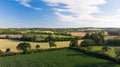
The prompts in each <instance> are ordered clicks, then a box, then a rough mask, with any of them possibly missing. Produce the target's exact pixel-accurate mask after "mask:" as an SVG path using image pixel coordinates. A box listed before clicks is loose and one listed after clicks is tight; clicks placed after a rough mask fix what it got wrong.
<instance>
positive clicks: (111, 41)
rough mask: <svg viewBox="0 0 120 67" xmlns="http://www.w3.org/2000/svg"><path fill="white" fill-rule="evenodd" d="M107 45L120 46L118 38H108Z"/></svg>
mask: <svg viewBox="0 0 120 67" xmlns="http://www.w3.org/2000/svg"><path fill="white" fill-rule="evenodd" d="M107 45H113V46H120V39H109V40H107Z"/></svg>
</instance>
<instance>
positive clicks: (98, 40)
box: [83, 32, 105, 45]
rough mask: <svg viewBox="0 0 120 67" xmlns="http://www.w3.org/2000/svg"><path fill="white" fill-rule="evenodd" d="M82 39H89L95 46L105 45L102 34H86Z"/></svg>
mask: <svg viewBox="0 0 120 67" xmlns="http://www.w3.org/2000/svg"><path fill="white" fill-rule="evenodd" d="M83 39H91V40H93V41H94V43H95V45H103V44H104V43H105V39H104V34H103V33H102V32H95V33H87V34H86V35H85V36H84V37H83Z"/></svg>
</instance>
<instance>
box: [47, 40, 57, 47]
mask: <svg viewBox="0 0 120 67" xmlns="http://www.w3.org/2000/svg"><path fill="white" fill-rule="evenodd" d="M49 46H50V48H51V47H53V46H54V47H56V46H57V45H56V44H55V41H49Z"/></svg>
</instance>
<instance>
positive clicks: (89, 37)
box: [83, 33, 91, 39]
mask: <svg viewBox="0 0 120 67" xmlns="http://www.w3.org/2000/svg"><path fill="white" fill-rule="evenodd" d="M83 38H84V39H91V35H90V34H89V33H86V35H85V36H84V37H83Z"/></svg>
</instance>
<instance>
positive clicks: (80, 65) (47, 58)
mask: <svg viewBox="0 0 120 67" xmlns="http://www.w3.org/2000/svg"><path fill="white" fill-rule="evenodd" d="M0 67H120V65H118V64H116V63H114V62H111V61H108V60H104V59H100V58H95V57H92V56H89V55H86V54H83V53H80V52H76V51H74V50H69V49H62V50H56V51H48V52H41V53H34V54H28V55H16V56H8V57H3V58H1V59H0Z"/></svg>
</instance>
